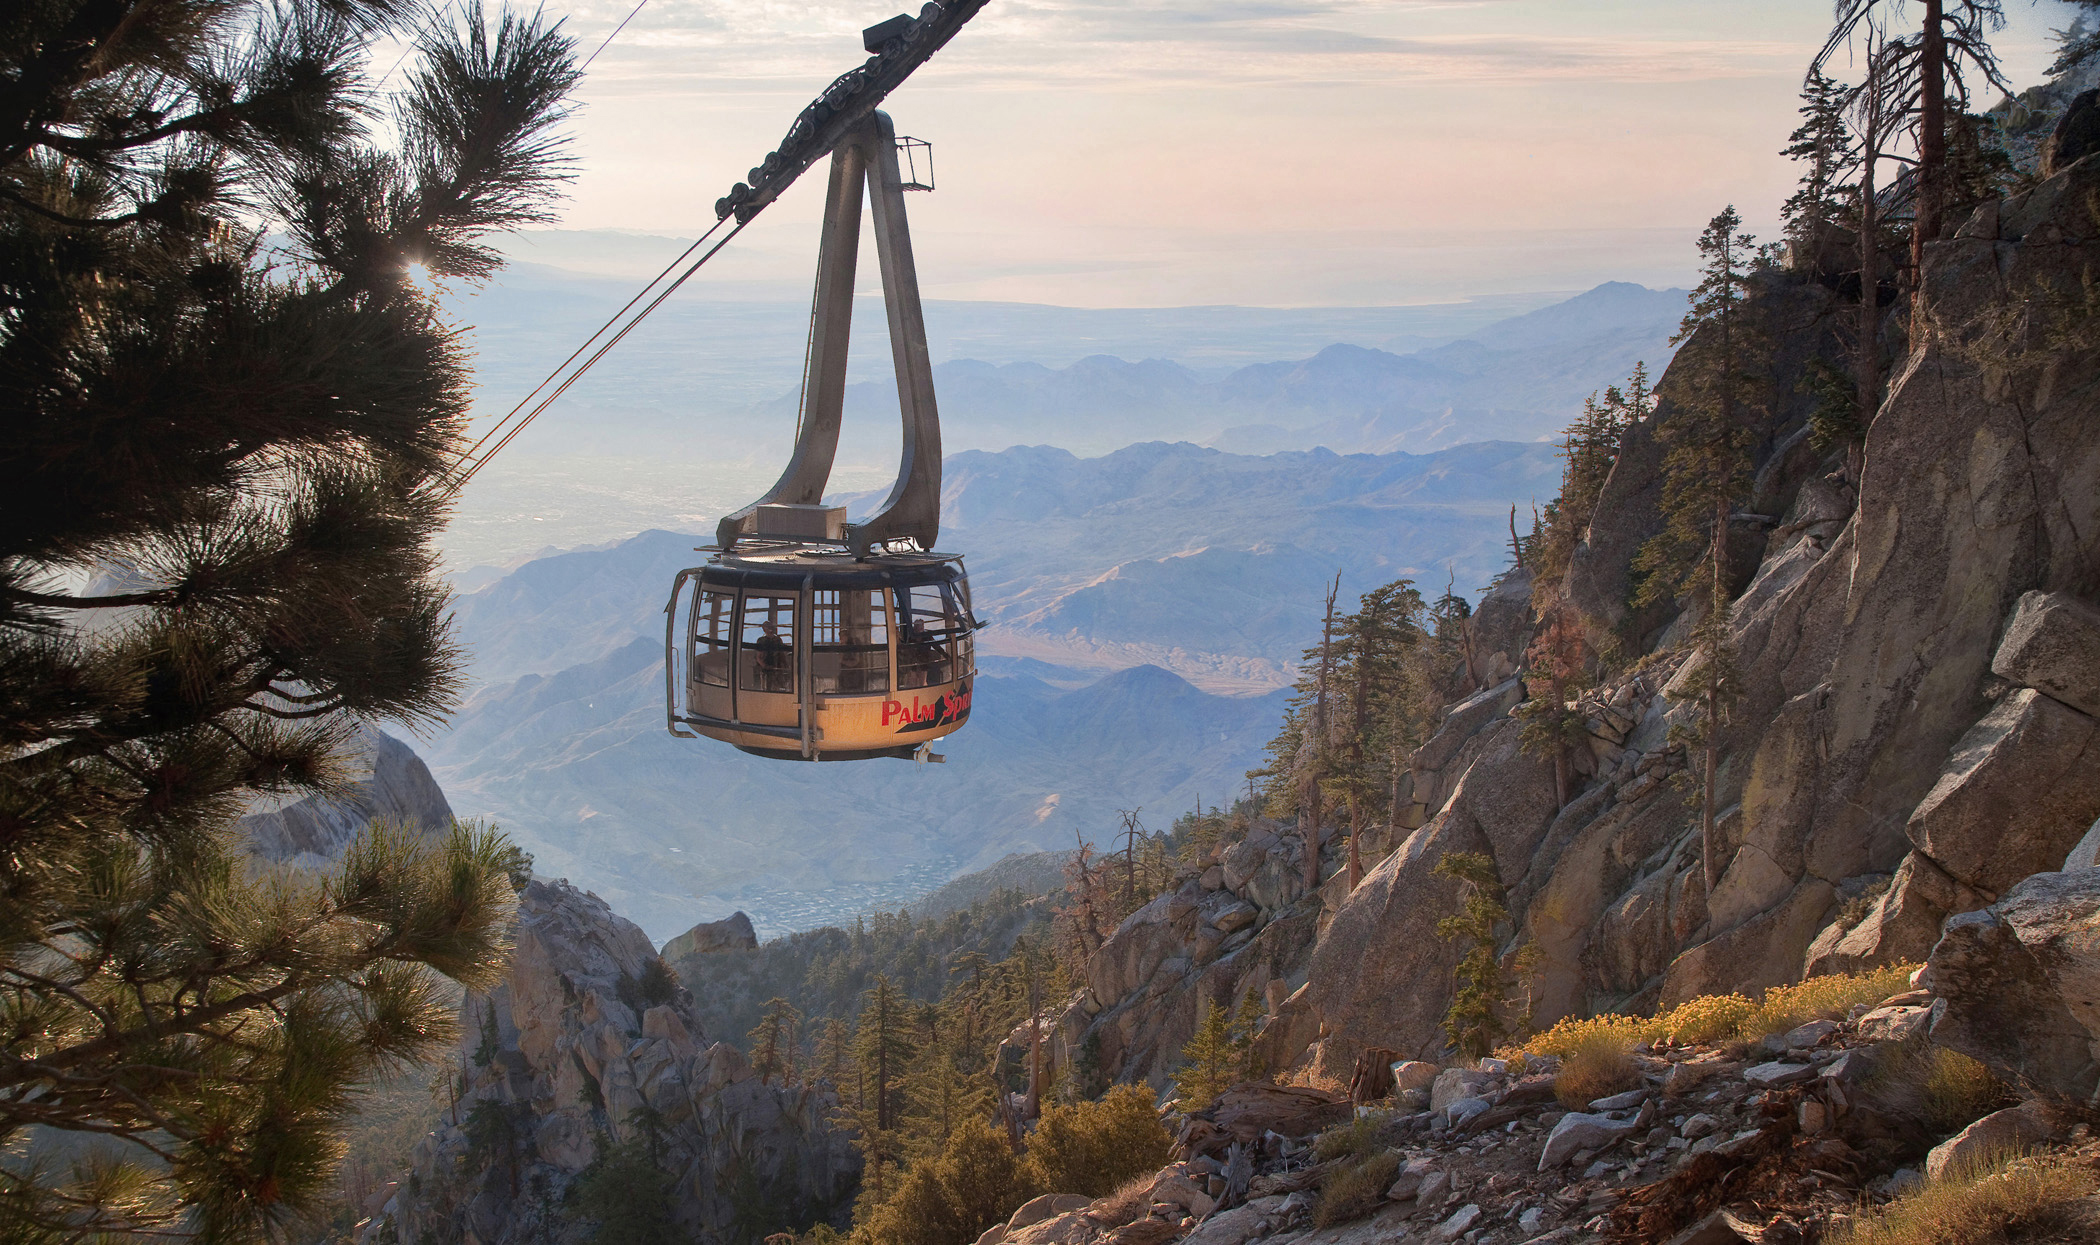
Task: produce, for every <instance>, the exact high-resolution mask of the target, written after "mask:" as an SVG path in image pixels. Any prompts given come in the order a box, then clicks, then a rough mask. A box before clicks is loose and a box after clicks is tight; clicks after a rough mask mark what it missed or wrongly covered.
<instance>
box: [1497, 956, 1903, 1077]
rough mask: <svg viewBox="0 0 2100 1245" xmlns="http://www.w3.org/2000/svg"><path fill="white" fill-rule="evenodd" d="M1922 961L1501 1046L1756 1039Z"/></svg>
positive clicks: (1827, 1012)
mask: <svg viewBox="0 0 2100 1245" xmlns="http://www.w3.org/2000/svg"><path fill="white" fill-rule="evenodd" d="M1917 968H1918V966H1917V965H1915V964H1892V965H1890V966H1889V967H1887V968H1876V969H1870V970H1868V971H1867V972H1864V973H1834V974H1831V975H1830V976H1826V977H1811V978H1809V979H1808V980H1807V981H1804V982H1801V983H1799V984H1797V985H1791V986H1773V987H1771V988H1770V989H1768V990H1766V991H1765V992H1764V997H1762V998H1761V999H1759V1000H1758V1001H1757V1002H1754V1003H1753V1002H1751V1001H1750V999H1749V998H1748V997H1746V996H1744V995H1741V994H1707V995H1701V996H1700V997H1698V998H1696V999H1692V1000H1691V1001H1689V1002H1687V1003H1684V1004H1683V1005H1681V1006H1678V1007H1675V1008H1672V1009H1671V1010H1670V1011H1667V1012H1665V1013H1663V1014H1662V1015H1660V1016H1647V1017H1643V1016H1621V1015H1618V1014H1616V1013H1612V1012H1607V1013H1605V1014H1604V1015H1601V1016H1569V1017H1567V1018H1565V1019H1563V1020H1561V1021H1560V1022H1559V1023H1557V1024H1555V1025H1554V1026H1553V1027H1552V1028H1550V1029H1548V1030H1546V1031H1545V1032H1544V1033H1540V1034H1535V1035H1533V1036H1532V1037H1529V1038H1526V1039H1524V1040H1523V1041H1522V1042H1516V1043H1511V1044H1510V1045H1507V1046H1505V1047H1503V1048H1502V1049H1501V1050H1500V1051H1498V1052H1496V1053H1497V1054H1499V1055H1500V1056H1501V1057H1502V1058H1504V1059H1515V1058H1516V1057H1517V1056H1519V1055H1520V1054H1525V1053H1529V1054H1532V1055H1550V1056H1553V1057H1555V1058H1558V1059H1566V1058H1568V1057H1569V1056H1571V1055H1573V1054H1574V1053H1575V1052H1577V1051H1578V1050H1588V1051H1590V1052H1592V1053H1593V1054H1592V1057H1594V1052H1595V1051H1596V1050H1597V1049H1598V1046H1599V1044H1600V1043H1602V1044H1604V1045H1614V1044H1616V1045H1619V1046H1621V1047H1622V1048H1623V1049H1626V1050H1631V1049H1632V1048H1633V1047H1635V1046H1638V1045H1641V1044H1642V1043H1644V1042H1657V1041H1663V1040H1668V1041H1671V1042H1699V1043H1706V1042H1721V1041H1728V1040H1737V1041H1744V1042H1754V1041H1756V1040H1758V1039H1759V1038H1761V1037H1764V1036H1765V1035H1766V1034H1770V1033H1784V1032H1786V1031H1787V1030H1788V1029H1791V1028H1794V1027H1795V1026H1797V1025H1801V1024H1806V1023H1807V1022H1808V1021H1811V1020H1817V1019H1828V1020H1836V1019H1840V1018H1842V1017H1843V1016H1844V1015H1845V1013H1847V1012H1849V1011H1851V1010H1852V1008H1853V1007H1854V1005H1856V1004H1859V1003H1879V1002H1880V1001H1881V1000H1883V999H1885V998H1888V997H1889V996H1890V995H1893V994H1901V993H1902V992H1903V991H1905V990H1907V989H1909V988H1910V975H1911V974H1912V973H1913V972H1915V971H1917Z"/></svg>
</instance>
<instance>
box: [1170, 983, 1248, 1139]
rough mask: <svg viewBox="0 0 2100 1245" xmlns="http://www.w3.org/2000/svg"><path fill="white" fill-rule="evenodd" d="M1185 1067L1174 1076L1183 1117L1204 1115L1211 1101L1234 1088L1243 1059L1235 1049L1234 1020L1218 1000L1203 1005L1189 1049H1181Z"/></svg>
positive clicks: (1185, 1047)
mask: <svg viewBox="0 0 2100 1245" xmlns="http://www.w3.org/2000/svg"><path fill="white" fill-rule="evenodd" d="M1181 1058H1182V1060H1183V1063H1182V1066H1181V1067H1180V1068H1179V1069H1178V1070H1177V1071H1176V1072H1175V1073H1174V1092H1175V1093H1176V1094H1177V1095H1179V1096H1180V1098H1181V1110H1182V1112H1183V1113H1184V1114H1186V1113H1188V1112H1191V1111H1201V1110H1202V1109H1203V1108H1205V1107H1207V1106H1209V1105H1210V1103H1211V1100H1212V1099H1214V1098H1216V1097H1217V1096H1218V1095H1219V1094H1222V1093H1224V1092H1225V1091H1226V1090H1227V1089H1229V1088H1230V1087H1231V1086H1232V1083H1233V1074H1234V1073H1235V1072H1236V1071H1237V1070H1238V1068H1239V1062H1240V1055H1239V1052H1238V1051H1236V1050H1234V1049H1233V1042H1232V1017H1231V1014H1230V1013H1228V1012H1227V1011H1226V1010H1225V1009H1224V1008H1223V1007H1220V1006H1218V1001H1217V1000H1216V999H1211V1000H1208V1001H1206V1002H1205V1003H1204V1005H1203V1019H1202V1020H1201V1021H1200V1022H1198V1023H1197V1025H1196V1032H1195V1034H1194V1035H1193V1036H1192V1037H1190V1038H1189V1041H1188V1045H1186V1046H1184V1047H1182V1048H1181Z"/></svg>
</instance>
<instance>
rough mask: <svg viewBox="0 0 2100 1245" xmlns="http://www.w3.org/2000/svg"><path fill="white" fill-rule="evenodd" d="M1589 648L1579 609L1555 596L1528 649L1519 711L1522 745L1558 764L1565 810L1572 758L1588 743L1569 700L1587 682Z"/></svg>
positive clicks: (1557, 786)
mask: <svg viewBox="0 0 2100 1245" xmlns="http://www.w3.org/2000/svg"><path fill="white" fill-rule="evenodd" d="M1588 647H1589V646H1588V643H1587V641H1586V640H1585V638H1584V636H1583V629H1582V623H1581V620H1580V619H1579V618H1578V617H1577V616H1576V612H1575V609H1574V607H1573V606H1571V605H1569V604H1568V603H1567V602H1565V601H1559V600H1556V601H1555V602H1554V604H1553V605H1552V607H1551V608H1550V609H1549V610H1548V611H1547V612H1546V614H1545V616H1544V617H1543V618H1541V619H1540V620H1539V626H1538V630H1537V632H1536V633H1535V634H1534V635H1533V636H1532V640H1531V646H1530V648H1529V649H1527V650H1526V651H1525V654H1524V666H1525V670H1524V688H1525V694H1526V699H1525V701H1524V703H1523V704H1521V705H1518V706H1517V707H1516V709H1515V710H1514V716H1515V717H1516V718H1517V720H1518V721H1520V722H1522V723H1523V726H1522V728H1521V731H1520V734H1519V736H1518V739H1519V742H1520V744H1521V745H1522V747H1523V749H1524V750H1525V751H1526V752H1528V753H1530V754H1531V755H1533V756H1536V757H1543V758H1545V759H1547V760H1550V761H1552V762H1553V789H1554V793H1555V796H1556V798H1557V801H1558V803H1559V804H1560V806H1561V807H1562V808H1566V807H1567V804H1568V800H1569V799H1570V798H1571V795H1572V793H1571V792H1570V790H1569V787H1570V783H1571V778H1572V774H1571V761H1570V756H1571V754H1572V753H1573V752H1574V750H1575V749H1577V748H1582V747H1586V746H1587V745H1588V743H1589V727H1588V725H1587V724H1586V722H1585V720H1584V718H1583V715H1582V713H1581V711H1580V709H1579V708H1574V707H1571V700H1570V698H1571V697H1573V696H1574V695H1575V694H1577V693H1578V692H1580V691H1581V690H1582V689H1583V688H1584V687H1585V686H1586V685H1587V684H1588V679H1587V677H1586V670H1585V667H1586V663H1587V659H1588Z"/></svg>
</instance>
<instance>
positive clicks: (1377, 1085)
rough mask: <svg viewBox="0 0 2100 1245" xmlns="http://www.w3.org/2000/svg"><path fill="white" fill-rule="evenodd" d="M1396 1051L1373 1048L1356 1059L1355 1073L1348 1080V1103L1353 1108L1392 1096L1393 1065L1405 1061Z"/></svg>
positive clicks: (1403, 1056) (1380, 1047)
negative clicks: (1352, 1105)
mask: <svg viewBox="0 0 2100 1245" xmlns="http://www.w3.org/2000/svg"><path fill="white" fill-rule="evenodd" d="M1406 1057H1407V1056H1405V1055H1402V1054H1401V1053H1400V1052H1399V1051H1396V1050H1387V1049H1386V1048H1385V1047H1383V1046H1373V1047H1371V1048H1370V1049H1369V1050H1366V1051H1364V1052H1362V1053H1361V1054H1359V1055H1357V1057H1356V1072H1355V1074H1354V1075H1352V1076H1351V1077H1350V1078H1349V1101H1350V1102H1351V1103H1352V1104H1354V1105H1355V1106H1359V1107H1360V1106H1362V1105H1364V1104H1365V1103H1367V1102H1377V1101H1378V1100H1379V1099H1381V1098H1390V1097H1392V1096H1393V1065H1394V1064H1396V1063H1398V1062H1400V1061H1401V1060H1402V1059H1405V1058H1406Z"/></svg>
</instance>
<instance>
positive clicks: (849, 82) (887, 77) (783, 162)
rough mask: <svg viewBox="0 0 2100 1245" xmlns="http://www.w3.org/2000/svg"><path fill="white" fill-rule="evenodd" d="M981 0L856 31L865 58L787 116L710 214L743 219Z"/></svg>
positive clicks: (846, 130)
mask: <svg viewBox="0 0 2100 1245" xmlns="http://www.w3.org/2000/svg"><path fill="white" fill-rule="evenodd" d="M985 4H986V0H945V2H943V3H929V4H927V5H926V6H925V7H924V8H922V9H920V10H919V15H918V16H917V17H916V18H907V17H902V16H899V17H894V18H891V19H890V20H889V21H886V22H882V23H880V24H879V25H875V26H870V27H869V28H868V29H867V30H865V31H863V32H862V34H861V37H862V40H863V42H864V43H865V45H866V46H867V48H868V50H869V51H870V52H872V53H874V55H872V56H870V57H868V59H867V63H865V64H863V65H860V66H859V67H857V68H854V69H850V70H847V71H846V72H845V73H843V74H841V75H839V77H838V78H837V79H836V80H835V81H833V82H832V84H831V85H830V86H828V87H825V88H824V93H823V94H822V95H819V96H818V97H817V98H816V100H815V101H814V102H812V103H811V104H810V106H809V107H807V108H805V109H803V110H802V115H801V116H799V117H796V118H795V123H794V124H793V125H792V126H789V127H788V132H787V137H786V138H784V139H782V140H781V141H780V149H779V150H778V151H775V152H772V153H771V154H769V155H768V156H767V157H766V158H765V160H764V161H763V162H762V163H760V164H759V165H758V166H757V167H756V168H753V169H752V170H751V174H750V180H749V181H748V182H738V183H737V184H736V185H735V186H734V187H732V188H731V189H730V191H729V193H728V194H726V195H724V196H722V197H721V198H720V199H717V200H716V201H715V219H717V220H720V219H722V218H723V217H725V216H728V215H729V214H730V213H732V212H734V213H735V214H736V218H737V221H738V223H740V224H741V223H742V222H744V221H748V220H750V219H751V218H752V217H754V216H756V215H758V213H759V212H760V211H761V210H763V209H764V208H765V206H766V205H767V204H769V203H771V202H772V201H773V200H775V199H777V198H779V197H780V194H781V192H782V191H784V190H786V189H787V188H788V187H789V186H791V185H793V184H794V182H795V179H796V178H798V177H800V176H802V174H804V173H805V172H807V171H808V170H809V166H811V165H812V164H815V163H816V162H817V161H818V160H820V159H822V158H823V157H825V156H827V155H829V154H831V150H832V148H834V147H836V146H838V145H839V143H840V142H841V141H843V140H844V139H845V138H846V136H847V135H848V134H850V133H852V132H853V129H854V127H855V126H857V125H859V124H860V123H861V122H862V121H863V120H865V119H866V118H867V116H868V115H869V114H870V113H872V112H874V111H875V109H876V107H877V106H878V105H880V104H881V103H882V101H883V99H884V98H885V97H887V96H888V95H889V93H890V92H891V91H894V90H896V89H897V88H898V87H899V86H901V85H903V83H904V80H905V79H906V78H909V77H910V76H911V74H912V71H913V70H915V69H917V68H918V67H919V66H921V65H923V64H925V63H926V61H927V60H928V59H929V58H931V57H932V56H933V54H934V53H935V52H938V51H940V50H941V48H942V47H944V46H945V45H946V44H947V42H948V40H950V39H952V38H954V37H955V32H956V31H958V30H961V29H962V28H963V24H964V23H966V22H968V21H969V20H970V19H971V18H973V17H975V16H977V11H978V10H979V9H982V8H983V7H984V6H985Z"/></svg>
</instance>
